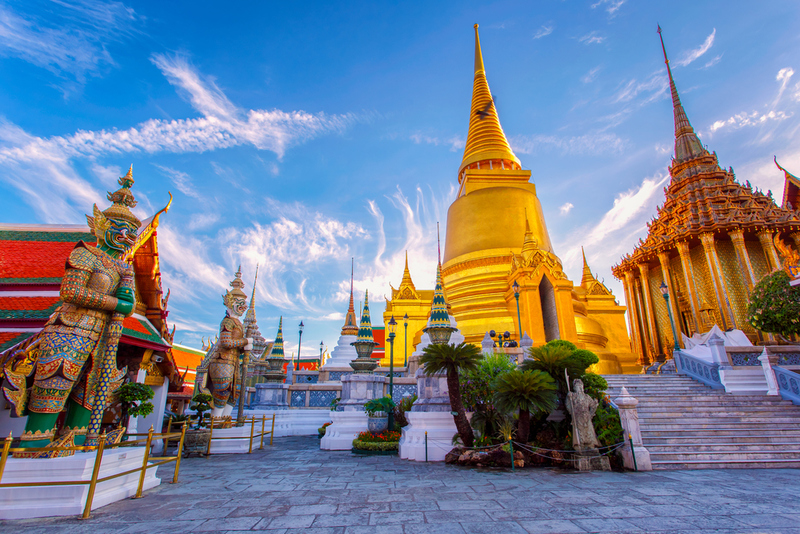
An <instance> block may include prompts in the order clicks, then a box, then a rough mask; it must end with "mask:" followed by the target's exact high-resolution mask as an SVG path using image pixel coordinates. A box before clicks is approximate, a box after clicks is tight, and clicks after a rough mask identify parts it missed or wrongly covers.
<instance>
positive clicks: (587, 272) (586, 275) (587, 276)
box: [581, 247, 595, 287]
mask: <svg viewBox="0 0 800 534" xmlns="http://www.w3.org/2000/svg"><path fill="white" fill-rule="evenodd" d="M581 255H582V256H583V276H582V277H581V285H582V286H584V287H585V286H586V284H588V283H589V282H594V280H595V278H594V275H592V270H591V269H590V268H589V264H588V263H587V262H586V252H584V251H583V247H581Z"/></svg>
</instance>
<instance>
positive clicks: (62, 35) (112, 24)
mask: <svg viewBox="0 0 800 534" xmlns="http://www.w3.org/2000/svg"><path fill="white" fill-rule="evenodd" d="M17 7H20V8H23V7H24V8H28V12H27V13H23V12H15V11H13V10H12V9H11V8H10V7H9V6H7V5H3V4H0V54H2V55H4V56H11V57H17V58H20V59H23V60H24V61H27V62H29V63H32V64H34V65H36V66H38V67H42V68H45V69H48V70H49V71H51V72H53V73H54V74H56V75H58V76H60V77H62V78H68V79H72V80H74V81H76V82H77V83H79V84H81V83H83V82H84V81H85V80H86V77H87V76H89V75H96V74H97V73H98V72H99V71H100V70H101V69H103V68H104V67H107V66H113V65H114V64H115V63H114V59H113V58H112V57H111V54H110V53H109V51H108V45H109V44H110V43H112V42H120V41H123V40H126V39H128V38H129V37H130V36H131V35H132V34H133V33H134V32H135V31H136V28H137V27H138V25H139V17H138V16H137V15H136V13H135V12H134V10H133V9H131V8H129V7H127V6H125V5H124V4H122V3H120V2H95V1H91V0H83V1H77V2H72V3H67V2H61V1H54V2H41V1H32V2H20V3H18V4H17ZM42 13H47V14H48V16H47V18H45V17H43V16H41V15H40V14H42Z"/></svg>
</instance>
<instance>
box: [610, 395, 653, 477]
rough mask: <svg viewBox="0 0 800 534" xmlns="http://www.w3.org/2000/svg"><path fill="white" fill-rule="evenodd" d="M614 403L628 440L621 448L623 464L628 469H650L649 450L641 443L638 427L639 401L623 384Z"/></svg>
mask: <svg viewBox="0 0 800 534" xmlns="http://www.w3.org/2000/svg"><path fill="white" fill-rule="evenodd" d="M614 404H616V405H617V407H618V408H619V419H620V423H621V424H622V430H623V439H625V440H627V441H628V444H627V445H625V446H624V447H623V448H622V461H623V464H624V465H625V467H627V468H628V469H636V470H637V471H652V470H653V464H652V463H651V462H650V452H649V451H648V450H647V449H646V448H645V447H644V444H643V443H642V431H641V429H640V428H639V413H638V412H637V411H636V405H637V404H639V401H638V400H636V399H635V398H634V397H633V396H632V395H631V394H630V393H628V390H627V388H625V386H623V387H622V391H621V392H620V395H619V397H617V398H616V399H614ZM631 441H633V450H631ZM634 457H635V460H634Z"/></svg>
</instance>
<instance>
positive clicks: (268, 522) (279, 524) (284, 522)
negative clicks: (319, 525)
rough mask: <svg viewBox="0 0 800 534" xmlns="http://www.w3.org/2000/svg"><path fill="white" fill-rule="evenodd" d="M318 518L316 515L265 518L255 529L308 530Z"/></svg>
mask: <svg viewBox="0 0 800 534" xmlns="http://www.w3.org/2000/svg"><path fill="white" fill-rule="evenodd" d="M316 518H317V516H315V515H287V516H282V517H274V518H272V517H265V518H264V519H262V520H261V521H260V522H259V523H257V524H256V526H255V527H254V529H255V530H259V529H261V530H264V529H267V530H273V529H276V528H308V527H310V526H311V524H312V523H313V522H314V520H315V519H316Z"/></svg>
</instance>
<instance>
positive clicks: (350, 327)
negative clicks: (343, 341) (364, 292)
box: [341, 258, 358, 336]
mask: <svg viewBox="0 0 800 534" xmlns="http://www.w3.org/2000/svg"><path fill="white" fill-rule="evenodd" d="M354 271H355V260H354V259H352V258H351V259H350V306H349V307H348V308H347V315H345V317H344V326H342V333H341V335H343V336H354V335H356V334H358V320H357V319H356V308H355V302H354V300H353V273H354Z"/></svg>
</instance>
